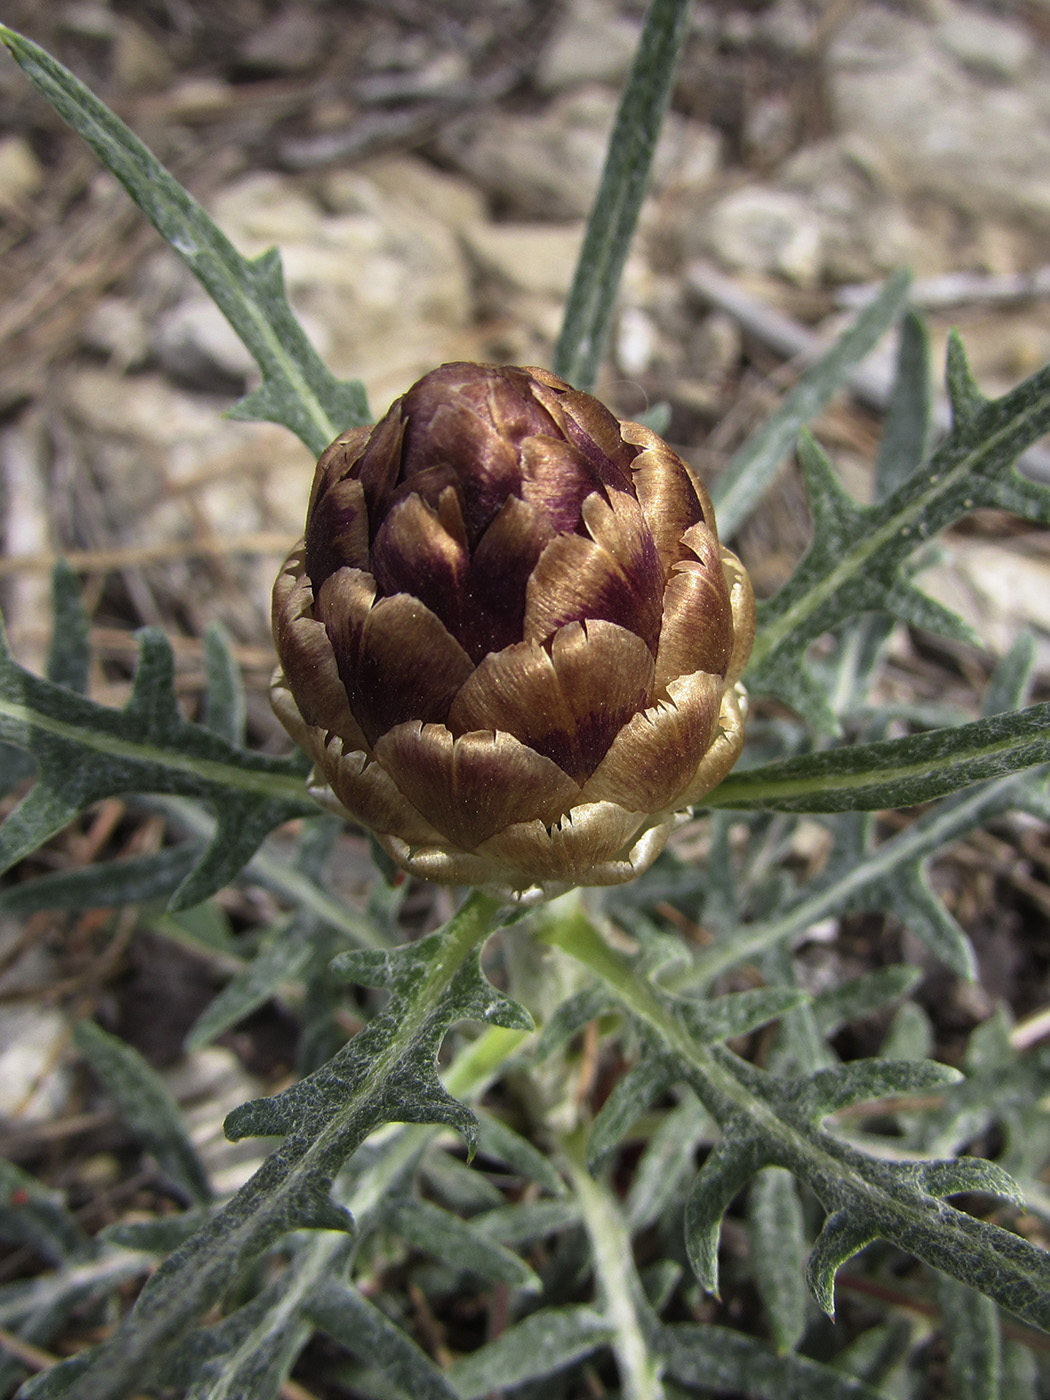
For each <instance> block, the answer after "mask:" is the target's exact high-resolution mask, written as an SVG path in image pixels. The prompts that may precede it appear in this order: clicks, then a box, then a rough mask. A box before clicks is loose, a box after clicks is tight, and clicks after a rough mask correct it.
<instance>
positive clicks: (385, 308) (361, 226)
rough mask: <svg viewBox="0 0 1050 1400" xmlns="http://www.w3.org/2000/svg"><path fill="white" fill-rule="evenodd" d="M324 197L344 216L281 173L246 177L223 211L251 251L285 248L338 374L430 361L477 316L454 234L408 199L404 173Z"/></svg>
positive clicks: (292, 280) (344, 186) (302, 303)
mask: <svg viewBox="0 0 1050 1400" xmlns="http://www.w3.org/2000/svg"><path fill="white" fill-rule="evenodd" d="M324 191H325V192H326V198H327V199H329V200H333V199H338V203H339V207H340V208H341V209H343V210H345V211H346V212H339V213H332V212H328V211H327V210H326V209H325V208H323V207H322V205H321V203H319V202H318V201H316V200H314V199H313V198H311V196H310V194H309V191H308V190H307V189H306V188H305V187H304V186H303V185H301V184H300V183H299V182H297V181H295V180H293V179H290V178H289V177H287V176H276V175H253V176H249V177H247V178H246V179H245V180H243V181H239V182H238V183H237V184H236V185H235V186H234V187H233V188H232V189H231V190H229V191H227V192H226V193H225V194H224V195H223V196H221V197H220V199H219V200H217V201H216V205H215V212H216V215H217V217H218V220H219V222H220V224H221V225H222V227H224V228H225V230H226V231H227V232H228V233H229V234H230V235H231V237H232V238H233V241H234V242H235V243H236V244H237V245H238V246H239V247H240V248H241V249H242V250H243V251H244V252H246V253H248V254H249V255H253V254H254V255H257V254H258V253H259V252H261V251H263V249H264V248H266V247H268V246H270V245H272V244H277V245H278V246H279V247H280V250H281V255H282V261H283V265H284V270H285V279H286V283H287V287H288V292H289V299H290V301H291V303H292V306H293V307H294V309H295V310H296V311H297V313H299V314H300V316H302V317H303V318H304V319H307V320H309V322H310V324H311V325H314V326H317V327H320V328H321V330H322V332H323V335H322V337H321V339H323V341H324V342H325V343H324V344H323V345H320V344H319V345H318V350H319V353H321V354H322V355H323V357H324V358H325V360H326V361H327V363H328V365H329V368H330V369H331V370H332V371H333V373H335V374H336V375H338V376H339V377H340V378H354V377H361V378H362V379H364V380H365V382H366V384H367V383H368V382H369V375H370V373H371V372H372V370H373V367H374V366H375V365H376V364H377V363H381V362H383V363H389V362H390V360H391V359H392V358H396V359H399V360H400V361H401V362H402V363H405V364H406V365H408V364H411V363H414V362H415V361H416V360H418V359H420V358H422V359H424V360H427V359H429V357H430V356H431V355H432V354H433V353H436V350H437V347H438V345H439V344H440V342H441V341H442V340H443V339H445V338H447V336H448V334H449V331H450V330H455V329H458V328H462V327H465V326H467V325H468V324H470V321H471V319H472V316H473V296H472V290H471V285H470V279H469V276H468V271H467V266H466V263H465V260H464V258H463V254H462V251H461V249H460V245H459V241H458V239H457V237H456V235H455V233H454V232H453V231H452V229H451V228H449V227H447V226H446V225H445V224H443V223H441V222H439V221H438V220H437V219H435V218H434V217H433V210H432V209H430V210H428V209H427V208H426V207H425V205H424V203H423V202H422V201H421V199H420V198H419V197H418V195H416V196H406V197H404V198H402V197H400V196H399V194H398V191H397V179H396V174H393V175H391V177H390V178H389V179H387V180H386V181H384V182H383V183H381V182H380V181H379V180H378V179H376V178H373V177H370V176H369V175H368V174H365V173H363V172H360V171H346V172H344V173H343V176H342V179H341V180H340V181H339V182H338V183H335V182H333V181H329V182H328V183H327V184H326V185H325V186H324ZM426 367H427V365H426V364H424V368H426Z"/></svg>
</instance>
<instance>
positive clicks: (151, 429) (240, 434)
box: [64, 368, 313, 543]
mask: <svg viewBox="0 0 1050 1400" xmlns="http://www.w3.org/2000/svg"><path fill="white" fill-rule="evenodd" d="M64 392H65V396H66V400H67V402H68V403H69V406H70V410H71V413H72V415H73V418H74V421H75V422H77V423H78V424H79V426H80V430H81V431H83V432H88V431H90V432H92V433H93V434H95V435H97V436H98V437H99V438H100V439H102V440H103V441H105V442H107V444H108V450H107V451H106V452H105V454H100V463H101V465H100V471H101V472H102V474H103V475H102V480H103V482H104V485H105V488H106V490H107V492H108V493H109V499H110V500H111V502H112V505H113V509H114V515H116V516H119V519H120V520H121V522H122V525H123V527H124V531H125V533H124V536H123V538H124V539H125V540H126V542H128V543H131V542H135V543H144V542H146V541H163V540H177V539H187V538H189V539H192V538H194V537H195V536H199V535H200V533H201V532H202V530H204V531H207V532H210V533H213V534H215V535H219V536H223V535H227V536H228V535H233V534H251V533H253V532H255V531H271V530H275V529H277V530H280V529H287V530H288V532H289V535H290V536H292V537H293V538H294V534H296V533H298V531H299V529H300V528H301V521H302V514H303V505H304V502H305V500H306V495H307V493H308V491H309V484H310V477H311V475H312V467H313V464H312V462H311V460H310V456H309V454H308V453H307V452H306V451H305V449H304V448H303V447H302V445H301V444H300V443H299V442H298V441H297V439H295V438H294V437H292V435H291V434H290V433H289V432H288V431H287V430H286V429H284V428H280V427H278V426H277V425H275V424H261V423H239V422H235V421H232V420H230V419H227V418H223V416H222V413H223V410H224V409H225V408H227V407H229V399H220V398H215V397H212V396H210V395H205V394H201V393H188V392H186V391H184V390H181V389H178V388H176V387H175V386H174V385H172V384H171V383H170V382H169V381H168V380H167V379H165V378H164V377H163V376H161V375H159V374H138V375H135V376H134V377H133V378H130V379H127V378H120V377H118V376H116V375H114V374H112V372H108V371H105V370H101V369H95V368H82V369H79V370H76V371H75V372H73V373H72V374H71V375H70V376H69V378H68V380H67V382H66V385H65V389H64ZM270 479H272V482H273V487H272V489H271V488H269V487H268V486H267V482H268V480H270Z"/></svg>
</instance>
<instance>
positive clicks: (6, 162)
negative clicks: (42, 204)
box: [0, 136, 44, 209]
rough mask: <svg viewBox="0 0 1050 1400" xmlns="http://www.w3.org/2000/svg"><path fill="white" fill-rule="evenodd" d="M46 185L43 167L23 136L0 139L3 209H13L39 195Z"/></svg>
mask: <svg viewBox="0 0 1050 1400" xmlns="http://www.w3.org/2000/svg"><path fill="white" fill-rule="evenodd" d="M43 182H44V167H43V166H42V165H41V164H40V162H39V161H38V160H37V158H36V155H35V153H34V151H33V148H32V146H30V144H29V142H28V141H26V140H25V138H24V137H22V136H5V137H4V138H3V140H0V209H12V208H15V207H17V206H18V205H20V204H22V203H23V202H24V201H25V200H26V199H28V198H29V197H30V196H31V195H34V194H36V192H37V191H38V190H39V189H40V187H41V185H42V184H43Z"/></svg>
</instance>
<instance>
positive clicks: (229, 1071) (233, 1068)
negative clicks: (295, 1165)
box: [162, 1045, 268, 1197]
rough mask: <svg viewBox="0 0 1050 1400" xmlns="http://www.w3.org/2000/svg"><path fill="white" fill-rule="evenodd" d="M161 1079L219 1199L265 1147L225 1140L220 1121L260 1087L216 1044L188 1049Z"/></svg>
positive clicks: (234, 1187)
mask: <svg viewBox="0 0 1050 1400" xmlns="http://www.w3.org/2000/svg"><path fill="white" fill-rule="evenodd" d="M162 1078H163V1080H164V1083H165V1085H166V1087H167V1089H168V1090H169V1092H170V1093H171V1094H172V1095H173V1096H174V1097H175V1098H176V1099H177V1100H178V1102H179V1104H180V1106H181V1108H182V1114H183V1121H184V1122H185V1124H186V1128H187V1131H188V1132H189V1135H190V1141H191V1142H192V1143H193V1145H194V1147H195V1148H196V1149H197V1153H198V1155H199V1157H200V1159H201V1163H202V1165H203V1166H204V1169H205V1171H206V1172H207V1175H208V1180H209V1181H210V1182H211V1184H212V1187H213V1189H214V1190H215V1191H216V1193H217V1194H218V1195H219V1196H220V1197H225V1196H229V1195H232V1194H233V1193H234V1191H237V1190H239V1188H240V1187H242V1186H243V1185H244V1183H245V1182H246V1181H247V1180H248V1178H249V1177H250V1176H251V1175H252V1173H253V1172H255V1171H256V1169H257V1168H258V1167H259V1166H260V1165H261V1163H262V1161H263V1159H264V1158H265V1157H266V1155H267V1151H268V1148H267V1145H266V1143H265V1142H261V1141H260V1140H259V1139H258V1138H243V1139H242V1140H241V1141H240V1142H231V1141H230V1140H229V1138H227V1136H226V1134H225V1133H224V1132H223V1123H224V1121H225V1119H226V1116H227V1114H229V1113H232V1112H233V1110H234V1109H235V1108H239V1107H240V1105H241V1104H243V1103H246V1102H247V1101H248V1100H249V1099H255V1098H258V1097H259V1095H260V1094H261V1093H262V1092H263V1085H261V1084H260V1083H259V1081H258V1080H257V1079H255V1078H253V1077H252V1075H250V1074H249V1073H248V1071H247V1070H246V1069H245V1068H244V1066H243V1065H242V1064H241V1062H240V1060H238V1058H237V1056H236V1055H235V1054H234V1053H233V1051H232V1050H228V1049H227V1048H226V1047H225V1046H221V1045H208V1046H205V1048H204V1049H202V1050H194V1051H193V1052H192V1053H191V1054H189V1055H186V1056H185V1058H183V1059H182V1060H180V1061H179V1062H178V1064H176V1065H173V1066H172V1067H171V1068H170V1069H167V1070H165V1071H164V1072H163V1075H162Z"/></svg>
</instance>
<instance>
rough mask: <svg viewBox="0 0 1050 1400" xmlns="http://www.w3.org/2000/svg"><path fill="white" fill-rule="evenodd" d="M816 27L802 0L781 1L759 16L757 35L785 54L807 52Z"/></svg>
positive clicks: (756, 27)
mask: <svg viewBox="0 0 1050 1400" xmlns="http://www.w3.org/2000/svg"><path fill="white" fill-rule="evenodd" d="M815 27H816V26H815V20H814V16H813V14H812V13H811V12H810V11H808V10H807V9H806V7H805V5H803V4H802V0H777V4H775V5H773V6H771V7H770V8H769V9H768V10H763V11H761V12H760V13H759V14H758V15H756V16H755V29H756V34H757V37H758V38H759V39H761V40H762V41H764V43H766V44H768V45H769V46H770V47H771V48H772V49H774V50H776V52H778V53H783V54H791V55H796V54H804V53H805V52H806V51H807V50H808V49H809V48H810V46H811V45H812V43H813V36H814V30H815Z"/></svg>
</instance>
